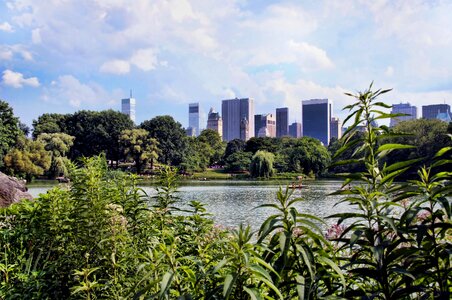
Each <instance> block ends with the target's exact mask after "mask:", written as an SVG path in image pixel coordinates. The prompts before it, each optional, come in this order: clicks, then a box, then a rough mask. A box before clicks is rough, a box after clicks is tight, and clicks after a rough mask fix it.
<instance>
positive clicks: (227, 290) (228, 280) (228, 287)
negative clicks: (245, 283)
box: [223, 274, 237, 299]
mask: <svg viewBox="0 0 452 300" xmlns="http://www.w3.org/2000/svg"><path fill="white" fill-rule="evenodd" d="M236 278H237V277H236V276H232V275H231V274H228V275H226V277H225V279H224V286H223V297H224V298H226V299H228V298H229V296H230V295H231V292H232V289H233V287H234V283H235V280H236Z"/></svg>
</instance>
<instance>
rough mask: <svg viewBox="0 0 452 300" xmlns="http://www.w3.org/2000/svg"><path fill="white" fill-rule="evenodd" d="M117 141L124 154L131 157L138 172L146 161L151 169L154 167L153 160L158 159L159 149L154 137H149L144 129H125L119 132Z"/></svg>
mask: <svg viewBox="0 0 452 300" xmlns="http://www.w3.org/2000/svg"><path fill="white" fill-rule="evenodd" d="M119 142H120V144H121V147H122V149H124V154H125V155H126V156H127V157H128V158H131V159H133V161H134V162H135V169H136V172H137V173H138V174H140V173H141V172H142V171H143V169H144V167H145V166H146V164H147V163H148V162H150V163H151V169H153V168H154V162H155V161H156V160H157V159H158V157H159V153H160V149H159V148H158V146H159V144H158V142H157V140H156V139H154V138H151V137H150V136H149V133H148V132H147V131H146V130H144V129H126V130H124V131H122V132H121V136H120V137H119Z"/></svg>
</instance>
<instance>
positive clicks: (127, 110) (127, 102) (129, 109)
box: [121, 96, 135, 123]
mask: <svg viewBox="0 0 452 300" xmlns="http://www.w3.org/2000/svg"><path fill="white" fill-rule="evenodd" d="M121 112H122V113H123V114H125V115H128V116H129V118H130V120H132V121H133V122H134V123H135V98H132V96H130V98H126V99H122V100H121Z"/></svg>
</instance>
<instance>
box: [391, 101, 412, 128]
mask: <svg viewBox="0 0 452 300" xmlns="http://www.w3.org/2000/svg"><path fill="white" fill-rule="evenodd" d="M391 114H406V115H407V116H400V117H395V118H391V121H390V123H389V126H390V127H393V126H395V125H397V123H399V122H402V121H408V120H413V119H416V118H417V107H416V106H412V105H411V104H410V103H409V102H407V103H400V104H394V105H393V106H392V110H391Z"/></svg>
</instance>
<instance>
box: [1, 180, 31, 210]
mask: <svg viewBox="0 0 452 300" xmlns="http://www.w3.org/2000/svg"><path fill="white" fill-rule="evenodd" d="M27 190H28V189H27V187H26V186H25V182H24V181H23V180H22V181H21V180H19V179H17V178H16V177H10V176H7V175H5V174H3V173H2V172H0V207H6V206H9V205H10V204H12V203H16V202H19V201H20V200H22V199H29V200H33V197H32V196H31V195H30V194H29V193H28V192H27Z"/></svg>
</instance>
